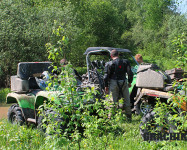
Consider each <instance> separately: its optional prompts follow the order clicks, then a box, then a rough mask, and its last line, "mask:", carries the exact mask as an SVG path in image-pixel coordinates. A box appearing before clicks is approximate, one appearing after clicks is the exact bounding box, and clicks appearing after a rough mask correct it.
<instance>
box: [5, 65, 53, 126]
mask: <svg viewBox="0 0 187 150" xmlns="http://www.w3.org/2000/svg"><path fill="white" fill-rule="evenodd" d="M50 66H51V62H21V63H19V64H18V68H17V75H15V76H11V91H12V92H11V93H9V94H8V95H7V98H6V101H7V104H10V103H14V104H13V105H12V106H11V107H10V108H9V110H8V120H9V121H10V122H11V123H13V124H14V123H18V124H20V125H22V124H23V123H29V122H31V123H34V124H37V120H38V114H37V109H38V108H39V106H40V105H42V104H43V103H44V101H47V100H48V99H49V97H50V95H51V94H53V93H54V92H52V91H51V92H50V91H44V90H42V89H41V87H39V85H38V83H37V82H36V78H38V77H40V76H41V74H42V73H43V72H44V71H49V72H51V71H52V68H51V67H50Z"/></svg>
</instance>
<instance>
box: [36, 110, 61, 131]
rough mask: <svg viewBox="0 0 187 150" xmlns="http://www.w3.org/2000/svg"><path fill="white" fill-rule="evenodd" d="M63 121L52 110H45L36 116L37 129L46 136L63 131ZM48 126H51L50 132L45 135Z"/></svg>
mask: <svg viewBox="0 0 187 150" xmlns="http://www.w3.org/2000/svg"><path fill="white" fill-rule="evenodd" d="M62 122H63V119H62V118H60V117H59V115H58V113H56V112H55V111H53V110H45V111H44V113H43V114H41V115H39V116H38V120H37V123H38V129H39V130H40V131H42V132H44V133H45V134H46V135H49V134H54V133H57V132H56V130H57V129H60V130H61V131H63V130H64V125H62ZM49 125H53V128H52V131H50V133H46V132H47V131H46V130H47V128H48V126H49Z"/></svg>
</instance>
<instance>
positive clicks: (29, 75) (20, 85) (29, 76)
mask: <svg viewBox="0 0 187 150" xmlns="http://www.w3.org/2000/svg"><path fill="white" fill-rule="evenodd" d="M44 71H49V72H51V71H52V67H51V62H21V63H19V64H18V68H17V75H14V76H11V91H14V92H17V93H26V92H28V91H29V90H30V89H40V88H39V86H38V85H37V83H36V80H35V77H39V76H40V75H41V74H42V72H44Z"/></svg>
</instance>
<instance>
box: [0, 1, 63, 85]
mask: <svg viewBox="0 0 187 150" xmlns="http://www.w3.org/2000/svg"><path fill="white" fill-rule="evenodd" d="M0 13H1V24H0V28H1V31H0V36H1V38H0V39H1V42H0V54H1V55H0V68H1V71H0V83H1V85H0V86H6V87H8V85H9V81H10V76H11V75H14V74H16V70H17V64H18V63H19V62H21V61H23V62H27V61H31V62H33V61H44V60H45V61H46V59H47V54H46V51H45V44H46V43H47V42H48V41H49V40H50V38H52V37H51V32H52V31H51V29H52V26H53V22H54V19H57V20H59V18H61V12H60V10H58V8H55V7H50V8H49V7H46V8H45V9H41V8H40V7H35V6H33V7H30V3H29V4H28V3H26V1H25V3H23V2H22V1H19V0H17V1H9V0H2V1H1V5H0ZM3 83H4V84H3Z"/></svg>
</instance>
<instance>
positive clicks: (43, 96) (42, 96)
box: [34, 91, 60, 109]
mask: <svg viewBox="0 0 187 150" xmlns="http://www.w3.org/2000/svg"><path fill="white" fill-rule="evenodd" d="M59 94H60V92H57V91H40V92H38V93H37V95H36V101H35V104H34V105H35V109H37V108H38V107H39V106H40V105H43V103H44V101H47V102H49V101H50V100H51V99H53V98H54V101H55V97H58V96H59ZM55 102H56V103H58V102H57V101H55Z"/></svg>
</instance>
